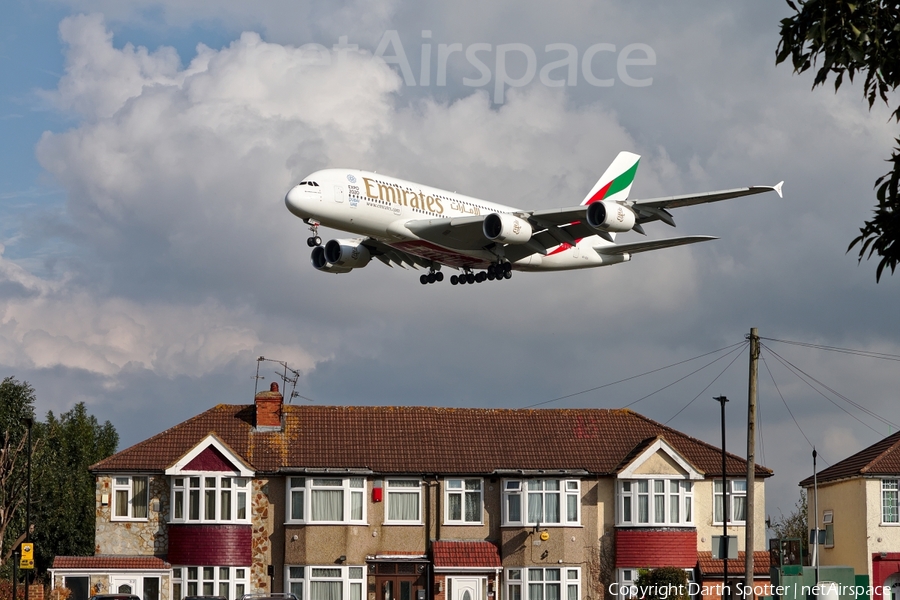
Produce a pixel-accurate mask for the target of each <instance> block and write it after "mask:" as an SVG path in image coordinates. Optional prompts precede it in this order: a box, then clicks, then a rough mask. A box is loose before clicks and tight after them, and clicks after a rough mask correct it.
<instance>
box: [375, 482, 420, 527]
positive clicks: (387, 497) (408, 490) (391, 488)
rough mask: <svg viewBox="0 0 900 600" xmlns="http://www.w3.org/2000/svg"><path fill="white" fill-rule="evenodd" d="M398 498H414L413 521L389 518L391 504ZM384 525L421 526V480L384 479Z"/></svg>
mask: <svg viewBox="0 0 900 600" xmlns="http://www.w3.org/2000/svg"><path fill="white" fill-rule="evenodd" d="M399 496H415V503H416V517H415V518H414V519H398V518H394V519H392V518H391V516H390V515H391V510H392V506H391V503H392V502H397V501H398V500H399V498H398V497H399ZM384 524H385V525H421V524H422V480H421V479H411V478H408V477H390V478H387V477H386V478H385V479H384Z"/></svg>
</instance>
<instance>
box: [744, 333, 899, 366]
mask: <svg viewBox="0 0 900 600" xmlns="http://www.w3.org/2000/svg"><path fill="white" fill-rule="evenodd" d="M759 339H760V340H768V341H770V342H780V343H782V344H790V345H793V346H803V347H804V348H815V349H816V350H828V351H829V352H840V353H842V354H854V355H856V356H865V357H868V358H880V359H882V360H893V361H900V355H897V354H888V353H886V352H872V351H871V350H855V349H853V348H839V347H837V346H823V345H821V344H811V343H809V342H795V341H791V340H779V339H776V338H764V337H761V338H759Z"/></svg>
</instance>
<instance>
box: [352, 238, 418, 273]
mask: <svg viewBox="0 0 900 600" xmlns="http://www.w3.org/2000/svg"><path fill="white" fill-rule="evenodd" d="M362 245H363V246H365V247H366V249H368V250H369V253H370V254H371V255H372V257H373V258H377V259H378V260H380V261H381V262H383V263H384V264H386V265H387V266H389V267H391V268H393V266H394V265H397V266H399V267H403V268H404V269H405V268H406V265H409V266H410V267H412V268H413V269H417V268H419V267H422V268H428V267H429V266H430V264H429V261H427V260H425V259H424V258H422V257H420V256H416V255H415V254H410V253H408V252H404V251H402V250H398V249H396V248H391V247H390V246H388V245H387V244H385V243H384V242H380V241H378V240H376V239H375V238H371V237H370V238H366V239H365V240H363V241H362Z"/></svg>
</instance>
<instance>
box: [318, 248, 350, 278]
mask: <svg viewBox="0 0 900 600" xmlns="http://www.w3.org/2000/svg"><path fill="white" fill-rule="evenodd" d="M310 258H311V260H312V266H314V267H315V268H316V270H317V271H322V272H323V273H349V272H350V271H352V270H353V269H352V268H350V267H341V266H338V265H336V264H334V263H330V262H328V261H327V260H325V248H323V247H322V246H316V247H315V248H313V250H312V256H311V257H310Z"/></svg>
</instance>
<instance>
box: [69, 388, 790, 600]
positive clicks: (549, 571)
mask: <svg viewBox="0 0 900 600" xmlns="http://www.w3.org/2000/svg"><path fill="white" fill-rule="evenodd" d="M726 465H727V467H726V468H727V475H728V477H729V480H728V487H729V489H730V491H729V494H730V495H731V496H730V498H729V500H730V502H729V503H728V505H727V506H724V507H723V503H722V487H721V485H722V483H721V477H722V473H721V451H720V450H719V449H718V448H716V447H714V446H712V445H710V444H707V443H705V442H702V441H700V440H697V439H695V438H692V437H690V436H687V435H685V434H683V433H681V432H679V431H676V430H674V429H672V428H669V427H666V426H664V425H661V424H660V423H657V422H655V421H652V420H650V419H647V418H646V417H643V416H641V415H639V414H637V413H634V412H632V411H630V410H624V409H623V410H606V409H572V410H499V409H497V410H491V409H453V408H438V407H372V406H366V407H362V406H358V407H351V406H313V405H285V404H283V402H282V397H281V394H280V393H278V389H277V385H276V384H272V389H271V390H270V391H267V392H262V393H260V394H258V395H257V396H256V399H255V402H254V404H251V405H222V404H220V405H218V406H215V407H213V408H212V409H210V410H207V411H206V412H203V413H201V414H199V415H197V416H196V417H194V418H192V419H189V420H187V421H184V422H183V423H180V424H178V425H176V426H174V427H172V428H170V429H168V430H166V431H164V432H162V433H160V434H157V435H155V436H153V437H151V438H149V439H147V440H145V441H143V442H140V443H138V444H136V445H134V446H132V447H131V448H127V449H125V450H123V451H121V452H119V453H117V454H115V455H113V456H111V457H109V458H107V459H105V460H103V461H101V462H99V463H97V464H96V465H93V466H92V467H91V470H92V472H93V473H94V474H95V476H96V480H97V495H96V502H97V504H96V548H95V556H93V557H80V558H79V557H57V559H56V562H55V563H54V568H53V569H52V580H53V585H54V586H62V585H65V586H67V587H70V588H73V589H77V590H89V591H90V592H106V591H111V592H119V591H129V592H131V593H136V594H138V595H141V596H142V597H143V598H145V600H180V599H181V598H182V597H183V596H186V595H197V594H204V595H210V594H216V595H223V596H226V597H227V598H229V599H231V600H233V599H235V598H238V597H239V596H240V595H241V594H243V593H246V592H251V591H252V592H255V591H276V592H279V591H291V592H294V593H295V594H297V596H298V597H299V598H300V599H301V600H363V598H365V600H426V599H427V600H432V599H437V600H498V599H499V598H503V599H504V600H579V599H581V598H591V599H597V600H599V599H601V598H605V597H607V596H608V595H610V594H611V595H616V593H617V591H618V588H619V587H621V586H622V585H624V584H628V583H631V582H632V581H634V579H635V578H636V577H637V572H638V569H640V568H652V567H659V566H676V567H679V568H683V569H685V570H687V571H688V573H689V575H691V576H693V574H694V573H695V572H696V568H697V566H698V557H699V556H700V553H701V552H703V551H705V550H709V549H710V547H711V543H712V539H711V536H712V535H718V534H719V533H720V532H721V530H722V520H723V519H724V518H727V519H728V521H729V523H730V526H729V533H730V534H731V535H735V536H736V537H737V539H738V540H739V544H740V546H741V548H740V549H741V550H743V541H744V525H745V520H746V481H745V479H744V476H745V473H746V462H745V461H744V460H743V459H741V458H739V457H737V456H734V455H728V456H727V462H726ZM756 474H757V482H756V498H757V501H756V507H757V509H756V515H755V516H756V523H757V526H756V531H755V532H754V536H755V542H754V543H755V544H756V547H757V548H763V547H764V544H765V529H764V510H765V509H764V507H765V496H764V493H765V492H764V490H765V479H766V478H767V477H769V476H771V474H772V472H771V471H770V470H768V469H766V468H764V467H761V466H757V467H756ZM148 559H152V560H155V561H157V562H156V563H154V565H155V566H156V567H157V569H156V570H155V571H153V572H149V571H148V572H149V573H150V574H149V575H146V576H143V577H128V575H129V574H130V575H134V573H133V570H131V571H129V570H128V569H123V568H119V567H116V563H115V561H121V560H134V561H137V560H148ZM78 561H84V562H82V563H79V562H78ZM88 564H90V565H91V568H92V570H91V571H90V572H89V573H88V572H87V568H86V567H87V565H88ZM612 584H618V585H612ZM74 600H81V598H80V594H78V593H76V596H75V598H74Z"/></svg>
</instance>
